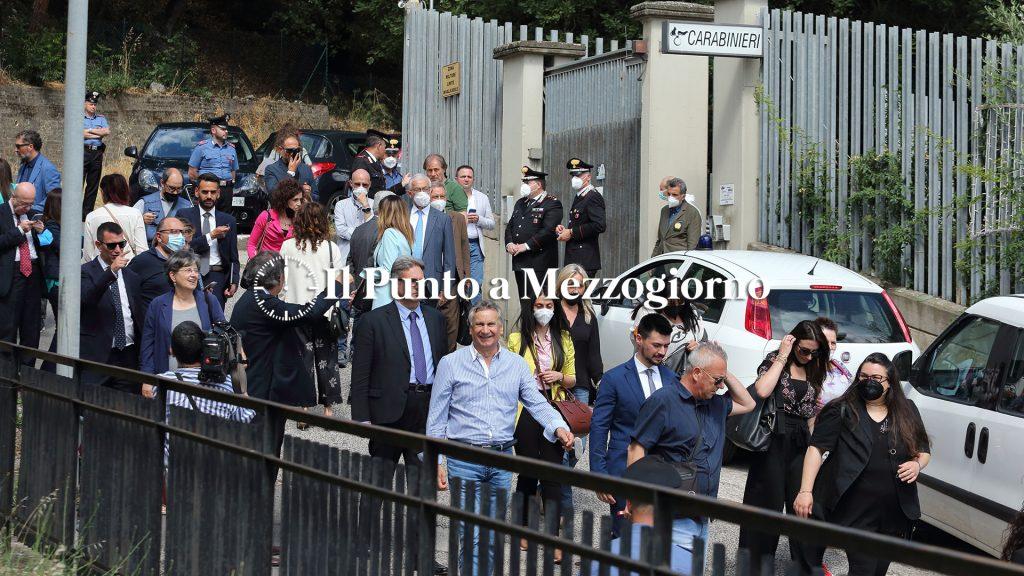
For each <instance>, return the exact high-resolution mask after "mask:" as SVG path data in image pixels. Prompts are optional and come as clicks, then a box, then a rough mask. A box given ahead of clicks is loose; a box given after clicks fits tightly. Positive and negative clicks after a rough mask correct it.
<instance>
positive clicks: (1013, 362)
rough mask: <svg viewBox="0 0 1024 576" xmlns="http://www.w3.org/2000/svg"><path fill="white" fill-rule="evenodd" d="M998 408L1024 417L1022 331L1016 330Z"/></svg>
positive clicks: (1023, 351)
mask: <svg viewBox="0 0 1024 576" xmlns="http://www.w3.org/2000/svg"><path fill="white" fill-rule="evenodd" d="M999 408H1000V409H1001V410H1003V411H1004V412H1009V413H1011V414H1013V415H1015V416H1021V417H1024V331H1018V335H1017V346H1016V349H1015V351H1014V353H1013V356H1012V357H1010V364H1009V368H1008V371H1007V373H1006V384H1005V385H1004V386H1003V393H1002V394H1000V397H999Z"/></svg>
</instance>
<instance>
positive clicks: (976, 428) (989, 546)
mask: <svg viewBox="0 0 1024 576" xmlns="http://www.w3.org/2000/svg"><path fill="white" fill-rule="evenodd" d="M897 364H903V365H904V370H907V367H909V366H910V360H909V358H906V357H905V356H903V357H901V358H899V360H898V362H897ZM904 374H906V372H904ZM909 374H910V376H909V380H908V381H907V382H905V383H904V388H905V390H906V391H907V396H908V397H909V398H910V399H911V400H913V401H914V402H915V403H916V404H917V407H918V409H919V410H920V411H921V417H922V418H923V419H924V425H925V428H926V429H927V431H928V437H929V439H930V440H931V443H932V447H931V457H932V458H931V462H930V463H929V464H928V467H927V468H925V469H924V472H922V473H921V475H920V476H919V477H918V483H919V484H920V487H919V489H918V490H919V494H920V498H921V512H922V514H923V517H924V520H925V521H926V522H928V523H929V524H932V525H934V526H936V527H937V528H939V529H941V530H944V531H946V532H948V533H950V534H952V535H953V536H956V537H957V538H959V539H961V540H963V541H965V542H967V543H969V544H972V545H974V546H977V547H979V548H981V549H983V550H985V551H987V552H988V553H990V554H992V555H994V556H998V555H999V553H1000V551H1001V549H1002V545H1003V538H1004V537H1005V531H1006V528H1007V524H1008V523H1009V522H1010V521H1012V520H1013V518H1014V517H1015V516H1016V514H1017V511H1018V510H1019V509H1020V507H1021V501H1022V499H1024V442H1022V441H1021V438H1024V294H1017V295H1014V296H999V297H995V298H988V299H985V300H982V301H981V302H978V303H977V304H975V305H973V306H971V307H970V308H968V309H967V310H966V311H965V312H964V313H963V314H962V315H961V316H960V317H959V318H958V319H957V320H956V321H955V322H953V324H951V325H950V326H949V327H948V328H946V330H945V331H943V333H942V334H941V335H940V336H939V337H938V338H937V339H936V340H935V341H934V342H932V344H931V346H929V347H928V349H927V350H926V351H925V352H924V354H922V355H921V356H920V358H918V359H917V362H915V363H913V367H911V368H910V369H909Z"/></svg>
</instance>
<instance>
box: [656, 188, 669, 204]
mask: <svg viewBox="0 0 1024 576" xmlns="http://www.w3.org/2000/svg"><path fill="white" fill-rule="evenodd" d="M658 200H661V201H662V202H667V201H668V196H666V195H665V193H664V192H662V191H660V190H659V191H658Z"/></svg>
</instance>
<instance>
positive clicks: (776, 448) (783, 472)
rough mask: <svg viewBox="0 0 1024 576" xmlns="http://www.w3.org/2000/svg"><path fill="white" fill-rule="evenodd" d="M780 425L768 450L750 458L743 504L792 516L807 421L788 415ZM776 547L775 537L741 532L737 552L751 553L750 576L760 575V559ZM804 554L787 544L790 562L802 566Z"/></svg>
mask: <svg viewBox="0 0 1024 576" xmlns="http://www.w3.org/2000/svg"><path fill="white" fill-rule="evenodd" d="M783 422H784V423H785V425H784V426H782V427H781V428H782V429H781V430H779V429H778V428H777V429H776V431H775V434H773V435H772V442H771V445H769V446H768V450H767V451H765V452H757V453H755V454H753V458H752V459H751V462H750V471H749V472H748V473H747V485H746V488H745V489H744V490H743V503H744V504H747V505H749V506H757V507H758V508H767V509H769V510H775V511H776V512H779V511H783V509H785V510H786V511H787V512H789V513H792V509H791V508H790V507H791V506H792V505H793V501H794V500H796V495H797V493H798V492H800V476H801V474H802V473H803V467H804V453H805V452H806V451H807V442H808V440H809V431H808V428H807V420H804V419H802V418H799V417H797V416H793V415H791V414H788V413H787V414H786V415H785V417H784V418H783ZM778 545H779V536H778V534H767V533H764V532H756V531H754V530H751V529H748V528H740V548H746V549H747V550H749V551H750V559H751V567H752V569H753V570H752V571H751V574H752V576H757V574H758V573H759V572H760V569H761V562H760V558H761V557H762V556H765V555H767V556H770V557H772V558H774V557H775V550H776V548H778ZM803 551H804V546H802V545H801V544H800V543H799V542H794V541H790V543H789V552H790V557H791V558H792V559H793V560H796V561H798V562H801V563H803V562H804V561H805V558H804V554H803Z"/></svg>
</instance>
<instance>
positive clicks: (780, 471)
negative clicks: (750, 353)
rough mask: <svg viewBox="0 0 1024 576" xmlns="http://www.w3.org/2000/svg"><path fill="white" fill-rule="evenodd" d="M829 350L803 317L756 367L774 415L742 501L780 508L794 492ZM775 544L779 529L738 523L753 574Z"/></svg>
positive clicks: (759, 391)
mask: <svg viewBox="0 0 1024 576" xmlns="http://www.w3.org/2000/svg"><path fill="white" fill-rule="evenodd" d="M828 350H829V348H828V341H827V340H825V335H824V334H822V332H821V328H819V327H818V325H817V324H815V323H814V322H813V321H811V320H804V321H803V322H800V323H799V324H797V325H796V327H795V328H793V330H792V331H791V332H790V333H789V334H787V335H786V336H784V337H783V338H782V343H781V344H779V349H778V351H776V352H771V353H769V354H768V356H767V357H765V359H764V362H761V366H760V367H759V368H758V369H757V380H756V381H754V385H753V391H754V393H755V394H756V398H755V399H763V398H767V397H769V396H771V395H775V402H776V407H777V412H776V414H777V419H776V421H775V428H774V430H773V431H772V438H771V443H770V444H769V446H768V450H766V451H764V452H755V453H754V454H752V458H751V462H750V471H749V472H748V473H747V485H746V488H745V489H744V491H743V503H744V504H747V505H750V506H757V507H759V508H768V509H770V510H775V511H781V510H783V507H784V506H785V505H786V503H788V502H792V501H793V500H794V499H795V498H796V495H797V492H799V490H800V472H801V470H802V469H803V460H804V453H805V452H806V451H807V441H808V438H809V436H810V428H809V427H808V421H809V420H810V419H811V418H813V417H814V415H815V413H816V412H817V407H818V398H819V396H821V387H822V384H823V383H824V382H825V375H826V374H827V373H828ZM759 401H760V400H759ZM790 512H792V510H790ZM778 544H779V536H778V535H777V534H767V533H764V532H757V531H755V530H751V529H749V528H741V529H740V548H746V549H747V550H749V551H750V558H751V567H752V568H753V570H752V572H751V574H754V575H756V574H758V573H759V572H760V567H761V558H762V556H764V555H768V556H770V557H772V558H774V557H775V549H776V548H777V547H778ZM800 552H802V550H800V548H799V547H798V546H792V545H791V546H790V556H791V557H792V558H793V559H795V560H800V558H799V555H800Z"/></svg>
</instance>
